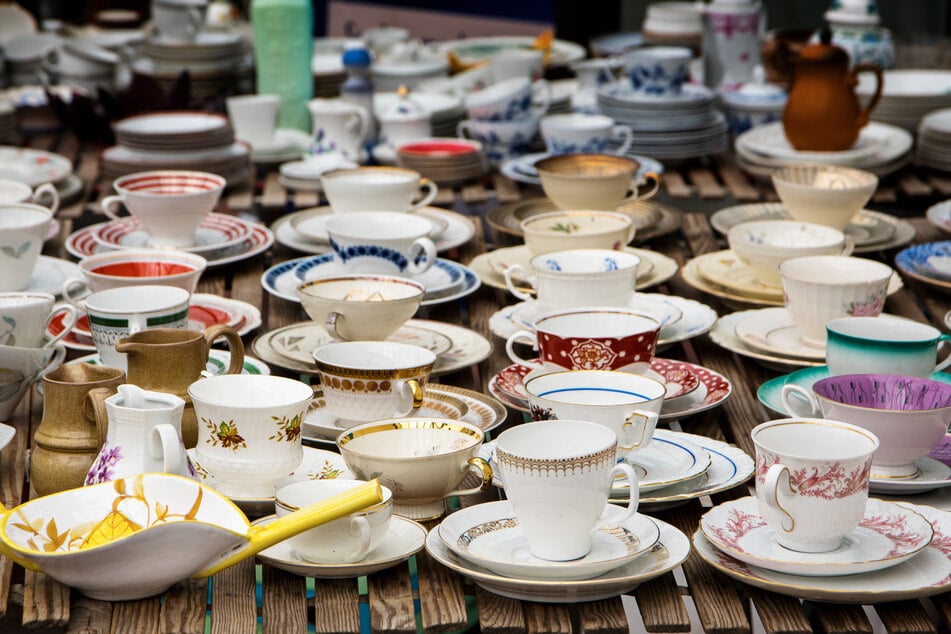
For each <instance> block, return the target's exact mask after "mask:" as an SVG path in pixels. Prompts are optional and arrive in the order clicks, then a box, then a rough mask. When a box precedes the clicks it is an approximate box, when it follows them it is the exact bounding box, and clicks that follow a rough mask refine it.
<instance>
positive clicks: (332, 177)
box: [320, 167, 439, 213]
mask: <svg viewBox="0 0 951 634" xmlns="http://www.w3.org/2000/svg"><path fill="white" fill-rule="evenodd" d="M320 184H321V187H323V190H324V194H326V195H327V201H328V202H329V203H330V206H331V207H332V208H333V210H334V213H341V212H351V211H400V212H404V211H413V210H414V209H419V208H420V207H425V206H426V205H428V204H429V203H431V202H432V201H433V199H434V198H435V197H436V192H437V191H438V190H439V187H438V186H437V185H436V183H434V182H433V181H431V180H429V179H428V178H423V177H422V176H420V174H419V172H415V171H413V170H410V169H404V168H402V167H358V168H356V169H343V170H334V171H332V172H324V173H323V174H321V176H320ZM420 190H423V191H425V193H424V194H423V195H422V196H420V197H418V198H417V196H418V195H419V193H420Z"/></svg>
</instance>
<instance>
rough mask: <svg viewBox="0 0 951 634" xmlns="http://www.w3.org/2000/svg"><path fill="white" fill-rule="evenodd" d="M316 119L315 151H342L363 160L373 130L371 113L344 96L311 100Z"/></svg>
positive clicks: (308, 104)
mask: <svg viewBox="0 0 951 634" xmlns="http://www.w3.org/2000/svg"><path fill="white" fill-rule="evenodd" d="M307 109H308V110H310V116H311V120H312V122H313V135H314V140H313V143H312V146H311V150H312V152H313V153H314V154H328V153H330V154H334V153H336V154H342V155H343V156H344V158H346V159H348V160H351V161H356V162H358V163H359V162H360V158H361V157H362V156H363V144H364V143H365V142H366V140H367V135H369V133H370V119H369V117H370V116H371V113H368V112H367V111H366V108H364V107H362V106H359V105H357V104H353V103H349V102H347V101H343V100H342V99H312V100H310V101H308V102H307Z"/></svg>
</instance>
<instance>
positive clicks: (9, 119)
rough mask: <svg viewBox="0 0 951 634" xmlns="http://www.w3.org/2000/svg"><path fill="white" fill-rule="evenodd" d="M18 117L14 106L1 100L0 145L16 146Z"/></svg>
mask: <svg viewBox="0 0 951 634" xmlns="http://www.w3.org/2000/svg"><path fill="white" fill-rule="evenodd" d="M16 142H17V115H16V109H15V108H14V107H13V105H12V104H10V103H8V102H6V101H2V100H0V145H16Z"/></svg>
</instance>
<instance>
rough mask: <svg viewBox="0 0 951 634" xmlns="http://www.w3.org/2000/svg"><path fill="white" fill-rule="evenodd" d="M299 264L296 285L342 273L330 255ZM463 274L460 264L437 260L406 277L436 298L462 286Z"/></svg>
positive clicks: (295, 271)
mask: <svg viewBox="0 0 951 634" xmlns="http://www.w3.org/2000/svg"><path fill="white" fill-rule="evenodd" d="M328 255H330V257H329V258H328V257H327V256H321V257H318V258H312V259H310V260H307V261H304V262H301V263H300V264H299V265H298V266H297V268H295V269H294V276H295V277H296V278H297V281H298V283H300V282H310V281H312V280H319V279H322V278H325V277H328V276H330V275H337V274H339V273H341V272H343V268H344V267H343V266H342V265H341V264H340V262H339V261H337V259H336V258H335V257H334V256H333V255H332V254H328ZM464 275H465V272H464V269H463V267H462V265H461V264H457V263H456V262H453V261H452V260H445V259H443V258H437V259H436V261H435V262H434V263H433V265H432V266H431V267H430V268H429V269H427V270H425V271H423V272H422V273H420V274H418V275H410V276H408V277H409V278H410V279H412V280H415V281H417V282H419V283H420V284H422V285H423V286H424V287H426V294H425V296H426V297H438V296H439V295H442V294H444V293H447V292H449V291H451V290H453V289H455V288H458V287H459V286H461V285H462V284H463V281H464V280H463V278H464Z"/></svg>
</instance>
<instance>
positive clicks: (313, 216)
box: [290, 206, 449, 244]
mask: <svg viewBox="0 0 951 634" xmlns="http://www.w3.org/2000/svg"><path fill="white" fill-rule="evenodd" d="M422 209H427V208H426V207H423V208H422ZM420 211H421V210H420ZM406 213H418V212H417V211H413V212H406ZM298 214H299V215H298ZM422 215H426V214H422ZM333 217H334V211H333V209H332V208H331V207H330V206H324V207H315V208H313V209H308V210H304V211H300V212H296V213H295V215H294V218H292V219H291V220H290V223H291V226H292V227H294V230H295V231H297V233H299V234H300V235H301V236H303V237H304V238H306V239H307V240H310V241H311V242H319V243H327V244H329V243H330V235H329V234H328V233H327V221H328V220H330V219H331V218H333ZM426 219H427V220H429V221H430V222H431V223H432V225H433V226H432V228H431V229H430V230H429V234H428V237H429V238H430V239H432V240H433V241H435V240H436V239H437V238H438V237H439V236H440V235H442V232H443V231H445V230H446V229H447V228H448V227H449V221H448V220H445V219H444V218H442V217H441V216H439V215H438V214H434V215H433V216H431V217H430V216H427V217H426Z"/></svg>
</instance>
